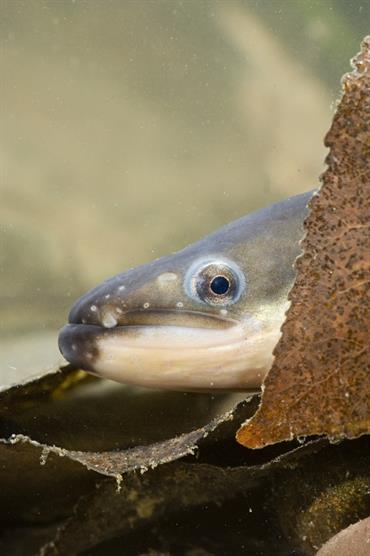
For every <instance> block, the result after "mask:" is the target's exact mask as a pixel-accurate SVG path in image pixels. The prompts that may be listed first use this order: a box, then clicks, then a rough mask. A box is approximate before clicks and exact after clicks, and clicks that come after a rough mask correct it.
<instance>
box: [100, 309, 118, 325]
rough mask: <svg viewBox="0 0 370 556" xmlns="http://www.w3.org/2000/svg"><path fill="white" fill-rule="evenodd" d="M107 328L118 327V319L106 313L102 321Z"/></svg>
mask: <svg viewBox="0 0 370 556" xmlns="http://www.w3.org/2000/svg"><path fill="white" fill-rule="evenodd" d="M102 323H103V326H104V327H105V328H114V327H115V326H117V319H116V317H115V316H114V315H113V314H112V313H106V314H105V315H104V317H103V320H102Z"/></svg>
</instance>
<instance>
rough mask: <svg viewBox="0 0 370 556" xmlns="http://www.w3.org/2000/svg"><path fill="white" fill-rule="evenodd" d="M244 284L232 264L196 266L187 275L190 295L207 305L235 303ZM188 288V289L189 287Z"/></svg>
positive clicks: (240, 274) (216, 262)
mask: <svg viewBox="0 0 370 556" xmlns="http://www.w3.org/2000/svg"><path fill="white" fill-rule="evenodd" d="M244 283H245V280H244V277H243V274H242V273H241V271H240V270H239V268H238V267H237V266H236V265H235V264H234V263H228V262H225V261H214V262H208V263H205V264H203V265H197V266H196V267H195V268H194V267H193V268H192V269H191V272H190V273H189V275H188V280H187V286H188V291H189V289H190V292H191V294H192V295H193V296H194V295H195V296H196V297H197V298H198V299H200V300H201V301H203V302H204V303H208V304H209V305H221V306H222V305H229V304H231V303H235V301H237V299H238V298H239V296H240V293H241V291H242V289H243V285H244ZM189 286H190V287H189Z"/></svg>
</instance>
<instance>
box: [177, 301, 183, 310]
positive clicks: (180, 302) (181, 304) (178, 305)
mask: <svg viewBox="0 0 370 556" xmlns="http://www.w3.org/2000/svg"><path fill="white" fill-rule="evenodd" d="M183 306H184V304H183V302H182V301H178V302H177V303H176V307H178V308H179V309H181V308H182V307H183Z"/></svg>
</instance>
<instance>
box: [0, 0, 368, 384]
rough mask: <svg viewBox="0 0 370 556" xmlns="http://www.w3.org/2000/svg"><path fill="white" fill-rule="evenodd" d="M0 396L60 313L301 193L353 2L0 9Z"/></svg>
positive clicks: (353, 18) (364, 17)
mask: <svg viewBox="0 0 370 556" xmlns="http://www.w3.org/2000/svg"><path fill="white" fill-rule="evenodd" d="M0 15H1V17H0V33H1V50H0V75H1V79H0V93H1V97H0V98H1V106H0V110H1V114H0V115H1V121H0V124H1V125H0V160H1V179H0V383H5V382H14V381H15V380H17V379H18V377H19V376H20V375H22V374H34V373H36V372H38V371H41V370H44V369H46V368H48V367H51V366H53V365H54V364H55V363H57V362H58V361H59V355H58V351H57V347H56V333H57V330H58V328H60V327H61V326H62V325H63V324H64V322H65V320H66V317H67V313H68V309H69V307H70V305H71V304H72V302H73V300H74V299H75V298H76V297H78V296H79V295H80V294H81V293H83V292H84V291H85V290H86V289H88V288H90V287H92V286H94V285H96V284H97V283H98V282H99V281H101V280H103V279H104V278H106V277H109V276H110V275H112V274H115V273H117V272H120V271H123V270H125V269H127V268H129V267H131V266H135V265H137V264H140V263H143V262H146V261H148V260H150V259H152V258H154V257H159V256H161V255H163V254H166V253H168V252H169V251H173V250H176V249H179V248H181V247H183V246H185V245H186V244H188V243H189V242H191V241H193V240H196V239H198V238H199V237H201V236H202V235H203V234H205V233H207V232H210V231H212V230H213V229H215V228H217V227H218V226H220V225H222V224H224V223H226V222H228V221H230V220H233V219H234V218H237V217H239V216H241V215H243V214H245V213H247V212H248V211H250V210H252V209H255V208H257V207H261V206H263V205H265V204H268V203H270V202H272V201H274V200H279V199H281V198H283V197H285V196H287V195H291V194H294V193H299V192H301V191H305V190H308V189H311V188H313V187H315V186H317V184H318V176H319V174H320V173H321V171H322V169H323V160H324V157H325V153H326V150H325V148H324V147H323V144H322V139H323V136H324V133H325V131H326V130H327V129H328V127H329V124H330V120H331V116H332V113H333V109H334V105H335V99H336V97H337V95H338V91H339V79H340V77H341V75H342V74H343V72H344V71H347V70H349V69H350V68H349V64H348V60H349V58H350V57H351V56H353V55H354V54H355V52H357V51H358V49H359V43H360V41H361V39H362V37H363V36H364V35H365V34H367V33H368V32H369V28H368V22H369V21H370V3H369V2H368V1H365V0H364V1H355V2H349V1H347V0H336V1H330V0H327V1H326V2H322V1H318V0H317V1H316V0H315V1H306V0H300V1H299V2H294V1H289V0H285V1H278V0H275V1H274V2H271V1H270V0H263V1H258V0H249V1H232V0H225V1H220V2H219V1H199V0H187V1H185V2H184V1H179V0H156V1H151V0H136V1H126V2H122V1H120V0H113V1H108V0H105V1H104V2H101V1H98V0H90V1H82V0H81V1H79V0H77V1H73V0H70V1H66V0H59V1H41V0H37V1H36V0H35V1H32V0H25V1H19V0H2V2H1V5H0Z"/></svg>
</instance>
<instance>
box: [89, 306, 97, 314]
mask: <svg viewBox="0 0 370 556" xmlns="http://www.w3.org/2000/svg"><path fill="white" fill-rule="evenodd" d="M90 310H91V311H92V312H93V313H96V311H97V310H98V308H97V306H96V305H91V307H90Z"/></svg>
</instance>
